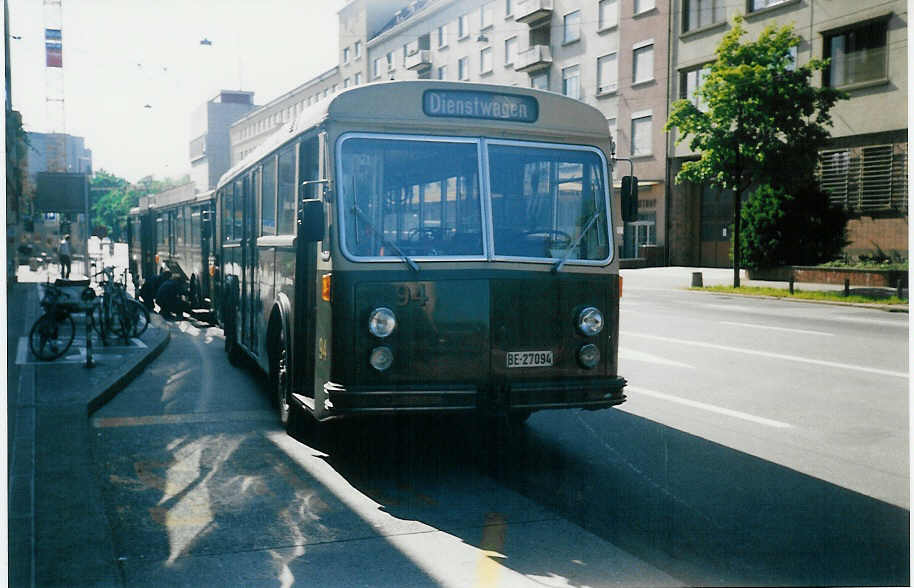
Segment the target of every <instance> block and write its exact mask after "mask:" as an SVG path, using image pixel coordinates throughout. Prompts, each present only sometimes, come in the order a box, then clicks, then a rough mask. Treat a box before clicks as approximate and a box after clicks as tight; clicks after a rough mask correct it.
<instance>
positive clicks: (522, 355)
mask: <svg viewBox="0 0 914 588" xmlns="http://www.w3.org/2000/svg"><path fill="white" fill-rule="evenodd" d="M507 362H508V363H507V365H508V367H509V368H525V367H548V366H550V365H552V352H551V351H509V352H508V358H507Z"/></svg>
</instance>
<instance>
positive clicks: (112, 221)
mask: <svg viewBox="0 0 914 588" xmlns="http://www.w3.org/2000/svg"><path fill="white" fill-rule="evenodd" d="M189 181H190V178H189V177H188V176H186V175H185V176H184V177H183V178H181V179H179V180H173V179H171V178H165V179H164V180H157V179H155V178H154V177H153V176H145V177H143V178H141V179H140V180H139V181H138V182H137V183H136V184H131V183H130V182H128V181H127V180H125V179H124V178H121V177H118V176H116V175H114V174H111V173H109V172H107V171H105V170H103V169H102V170H99V171H98V172H96V173H95V175H94V176H93V177H92V179H91V180H90V182H89V185H90V190H91V198H90V202H91V209H92V215H93V219H92V227H93V233H94V234H95V235H97V236H105V235H108V236H110V237H111V238H112V239H114V240H115V241H120V240H124V239H125V238H126V227H127V215H128V214H129V213H130V209H131V208H133V207H135V206H137V205H138V204H139V202H140V197H141V196H145V195H148V194H156V193H158V192H164V191H165V190H170V189H171V188H174V187H175V186H179V185H181V184H185V183H187V182H189Z"/></svg>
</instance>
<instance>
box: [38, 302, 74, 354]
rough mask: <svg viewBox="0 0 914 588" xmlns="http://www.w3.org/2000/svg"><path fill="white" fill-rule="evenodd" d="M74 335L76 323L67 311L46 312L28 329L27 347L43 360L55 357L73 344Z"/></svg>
mask: <svg viewBox="0 0 914 588" xmlns="http://www.w3.org/2000/svg"><path fill="white" fill-rule="evenodd" d="M75 335H76V324H75V323H74V322H73V317H72V316H70V314H69V313H68V312H61V311H56V312H54V311H51V312H46V313H44V314H43V315H41V316H40V317H39V318H38V320H37V321H35V324H34V325H32V330H31V331H29V349H31V350H32V354H34V355H35V357H37V358H38V359H41V360H43V361H50V360H52V359H57V358H58V357H60V356H61V355H63V354H64V353H66V352H67V349H69V348H70V345H72V344H73V337H74V336H75Z"/></svg>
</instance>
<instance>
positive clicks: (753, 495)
mask: <svg viewBox="0 0 914 588" xmlns="http://www.w3.org/2000/svg"><path fill="white" fill-rule="evenodd" d="M622 317H623V318H622V322H621V330H622V334H621V344H622V372H623V375H625V376H626V377H627V378H628V379H629V382H630V385H631V387H630V391H629V398H630V400H629V401H628V402H627V403H626V404H624V405H622V407H621V408H620V409H613V410H608V411H600V412H583V411H548V412H541V413H537V414H535V415H533V417H531V419H530V421H529V422H528V424H527V426H526V427H525V429H524V430H523V431H521V432H520V433H516V434H507V435H497V434H492V433H491V432H489V431H487V430H485V429H483V428H481V427H479V426H477V424H476V423H474V422H473V421H472V420H469V419H424V420H420V419H402V418H401V419H383V420H380V421H371V422H369V421H352V422H349V423H344V424H342V425H341V426H338V427H336V428H335V429H334V430H333V433H332V434H331V435H328V436H325V437H323V438H321V439H320V440H314V439H306V440H304V441H305V442H304V443H303V442H301V441H298V440H295V439H292V438H290V437H288V436H286V435H285V434H284V433H282V432H281V431H280V430H279V429H278V427H277V424H276V417H275V416H274V414H273V412H272V409H271V407H270V402H269V400H268V396H267V393H266V391H265V390H264V382H263V379H264V378H263V377H262V376H261V375H260V374H258V373H257V371H256V370H255V369H253V368H248V369H238V368H233V367H231V366H230V365H229V364H228V362H227V360H226V359H225V357H224V353H223V352H222V337H221V331H220V330H219V329H215V328H209V329H207V328H204V327H202V326H200V325H196V326H195V325H193V324H191V323H188V322H184V323H178V324H176V325H175V329H176V332H175V333H173V337H172V341H171V343H170V345H169V347H168V348H167V349H166V351H165V353H163V354H162V356H160V357H159V358H158V359H157V360H156V361H155V362H154V363H153V364H152V365H151V366H150V367H149V368H148V369H147V371H146V372H145V373H144V374H143V375H142V376H141V377H140V378H138V379H137V380H136V381H135V382H134V383H133V384H132V385H131V386H129V387H128V388H127V389H126V390H124V391H123V392H121V393H120V394H119V395H118V397H117V398H115V399H114V400H113V401H112V402H111V403H109V404H108V405H107V406H105V407H104V408H102V409H101V410H100V411H99V412H97V413H96V414H95V415H94V417H93V432H94V442H93V453H94V462H95V467H96V474H97V476H98V480H99V484H100V488H101V495H102V498H103V500H104V502H105V509H106V513H107V515H108V519H109V521H110V524H111V527H112V531H113V533H112V534H113V537H114V544H115V549H116V551H117V553H116V555H117V557H118V560H119V562H120V564H121V570H122V573H123V579H124V582H125V584H127V585H131V586H133V585H156V586H161V585H187V586H190V585H194V586H199V585H216V584H226V585H253V584H256V585H279V586H290V585H308V586H311V585H314V586H355V585H364V586H415V585H448V586H468V585H473V586H513V585H547V586H613V585H619V586H635V585H643V586H658V585H695V584H700V585H746V584H761V585H791V584H793V585H835V584H850V585H868V584H869V585H900V584H907V583H908V578H909V574H908V569H909V563H908V554H909V540H908V528H909V496H908V455H907V447H908V446H907V439H908V428H907V427H908V425H907V415H908V396H907V390H908V381H907V361H908V359H907V358H908V349H907V341H908V339H907V315H895V314H888V313H882V312H879V311H872V310H860V309H855V308H848V307H832V306H824V305H813V304H798V303H788V302H776V301H767V300H754V299H736V298H733V297H719V296H712V295H706V294H697V293H689V292H681V291H674V290H670V289H668V288H666V287H659V288H658V287H655V286H653V285H651V284H649V283H639V280H638V279H637V277H634V278H629V277H626V282H625V297H624V299H623V304H622Z"/></svg>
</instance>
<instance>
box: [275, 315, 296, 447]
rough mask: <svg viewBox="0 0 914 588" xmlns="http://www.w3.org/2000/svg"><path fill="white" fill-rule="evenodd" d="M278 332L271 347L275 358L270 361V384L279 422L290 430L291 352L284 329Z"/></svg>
mask: <svg viewBox="0 0 914 588" xmlns="http://www.w3.org/2000/svg"><path fill="white" fill-rule="evenodd" d="M277 330H278V333H277V335H275V342H274V344H273V345H272V346H271V347H272V349H273V357H272V358H271V361H270V371H271V374H270V382H271V383H272V384H273V402H275V403H276V407H277V408H278V409H279V422H280V423H282V425H283V426H284V427H286V430H288V429H289V427H290V425H291V424H292V422H291V420H290V419H289V413H290V412H291V407H290V402H289V350H288V345H287V344H286V336H285V334H284V333H283V329H282V327H280V328H279V329H277Z"/></svg>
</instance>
